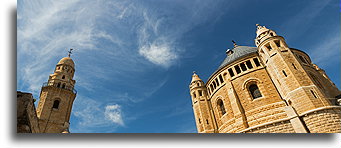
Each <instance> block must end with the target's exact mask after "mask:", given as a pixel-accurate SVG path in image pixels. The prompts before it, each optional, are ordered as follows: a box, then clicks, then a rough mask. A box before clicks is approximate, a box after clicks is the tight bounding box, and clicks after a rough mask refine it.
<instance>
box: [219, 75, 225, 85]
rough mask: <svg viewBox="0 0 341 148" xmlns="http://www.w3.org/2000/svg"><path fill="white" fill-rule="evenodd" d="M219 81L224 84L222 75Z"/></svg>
mask: <svg viewBox="0 0 341 148" xmlns="http://www.w3.org/2000/svg"><path fill="white" fill-rule="evenodd" d="M219 80H220V83H224V80H223V77H222V76H221V75H219Z"/></svg>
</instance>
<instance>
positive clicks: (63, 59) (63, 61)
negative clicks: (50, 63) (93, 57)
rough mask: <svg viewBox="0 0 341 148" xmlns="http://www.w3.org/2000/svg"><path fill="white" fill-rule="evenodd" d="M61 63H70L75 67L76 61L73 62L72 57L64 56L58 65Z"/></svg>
mask: <svg viewBox="0 0 341 148" xmlns="http://www.w3.org/2000/svg"><path fill="white" fill-rule="evenodd" d="M59 64H65V65H69V66H72V67H75V63H74V62H73V60H72V59H71V58H70V57H64V58H62V59H61V60H60V61H59V62H58V65H59Z"/></svg>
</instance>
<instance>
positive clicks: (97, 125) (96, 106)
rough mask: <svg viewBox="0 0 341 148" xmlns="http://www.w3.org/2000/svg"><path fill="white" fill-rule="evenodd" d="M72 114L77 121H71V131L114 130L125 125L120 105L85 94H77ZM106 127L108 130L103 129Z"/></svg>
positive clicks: (96, 131)
mask: <svg viewBox="0 0 341 148" xmlns="http://www.w3.org/2000/svg"><path fill="white" fill-rule="evenodd" d="M72 114H73V116H74V117H76V119H77V122H76V123H71V125H70V127H71V132H95V133H98V132H114V131H115V130H116V128H118V127H120V126H125V124H124V116H123V111H122V109H121V105H119V104H112V103H105V102H100V101H98V100H96V99H93V98H89V97H85V96H77V98H76V100H75V104H74V107H73V111H72ZM130 118H131V117H130ZM106 128H108V129H110V130H109V131H103V129H106Z"/></svg>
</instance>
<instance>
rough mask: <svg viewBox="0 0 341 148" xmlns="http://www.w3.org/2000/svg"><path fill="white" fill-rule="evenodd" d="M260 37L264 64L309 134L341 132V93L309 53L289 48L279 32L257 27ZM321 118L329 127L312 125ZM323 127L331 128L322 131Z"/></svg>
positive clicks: (282, 95) (319, 124)
mask: <svg viewBox="0 0 341 148" xmlns="http://www.w3.org/2000/svg"><path fill="white" fill-rule="evenodd" d="M256 34H257V36H256V39H255V44H256V46H257V47H258V53H259V55H260V57H261V60H262V62H263V63H264V64H265V66H266V70H267V72H268V73H269V76H270V77H271V79H272V80H273V82H274V84H275V86H276V88H277V90H278V92H279V93H280V95H281V97H282V98H283V99H284V100H285V102H286V103H287V105H288V106H289V107H291V108H292V109H293V110H295V112H296V115H295V116H298V117H299V118H300V119H301V121H302V122H303V123H305V124H306V130H307V131H305V132H311V133H328V132H340V125H339V123H340V115H339V112H340V107H338V106H336V104H335V96H336V95H338V94H340V91H339V90H338V89H337V88H336V86H335V84H333V83H332V82H331V81H330V80H329V78H328V77H326V76H323V75H322V74H323V73H322V72H321V70H319V69H318V68H317V66H315V64H313V63H312V61H311V60H310V58H309V56H308V55H307V54H306V53H304V52H303V51H300V50H298V49H294V48H290V47H288V45H287V44H286V42H285V40H284V38H283V37H281V36H278V35H277V34H276V32H275V31H273V30H271V29H268V28H266V27H265V26H260V25H258V24H257V31H256ZM321 116H325V117H324V118H325V119H326V121H328V122H329V123H323V122H322V121H320V122H318V123H312V121H316V120H320V118H319V117H321ZM322 124H323V125H327V124H330V125H329V126H326V128H321V126H322ZM334 124H335V125H337V126H338V128H335V127H337V126H334Z"/></svg>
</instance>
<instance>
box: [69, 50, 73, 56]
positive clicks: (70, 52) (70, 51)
mask: <svg viewBox="0 0 341 148" xmlns="http://www.w3.org/2000/svg"><path fill="white" fill-rule="evenodd" d="M72 50H73V49H72V48H70V50H69V51H68V53H69V54H68V56H69V57H70V56H71V54H72Z"/></svg>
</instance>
